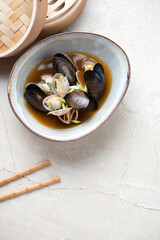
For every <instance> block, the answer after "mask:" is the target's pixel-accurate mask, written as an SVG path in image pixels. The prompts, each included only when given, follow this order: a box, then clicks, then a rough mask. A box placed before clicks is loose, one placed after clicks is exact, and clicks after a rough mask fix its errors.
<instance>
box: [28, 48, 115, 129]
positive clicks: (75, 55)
mask: <svg viewBox="0 0 160 240" xmlns="http://www.w3.org/2000/svg"><path fill="white" fill-rule="evenodd" d="M66 54H67V55H68V56H69V57H70V58H71V59H72V61H73V62H74V63H75V64H76V66H77V67H78V69H79V70H80V71H83V69H82V62H83V61H84V59H86V58H92V59H94V60H95V61H96V62H99V63H101V64H102V66H103V68H104V72H105V78H106V84H105V89H104V93H103V95H102V96H101V97H100V98H99V99H98V109H97V110H96V111H94V112H88V111H87V110H84V111H80V112H79V117H78V120H80V121H81V123H83V122H85V121H87V120H88V119H90V118H91V117H92V116H94V115H95V114H96V112H97V111H98V110H99V109H100V108H101V107H102V106H103V104H104V102H105V101H106V99H107V97H108V95H109V92H110V90H111V86H112V73H111V70H110V68H109V67H108V65H107V64H106V63H105V62H104V61H103V60H102V59H100V58H99V57H97V56H95V55H93V54H90V53H83V52H70V53H66ZM45 73H52V74H55V71H54V70H53V67H52V57H51V58H49V59H46V60H44V61H42V62H40V63H39V64H38V65H37V66H36V67H35V68H34V69H33V70H32V71H31V72H30V74H29V75H28V77H27V80H26V83H25V85H26V84H28V83H30V82H35V83H37V82H40V77H41V75H43V74H45ZM24 91H25V89H24ZM25 104H26V108H27V109H28V111H29V112H30V114H31V115H32V116H33V117H34V118H35V119H36V120H37V121H38V122H40V123H41V124H43V125H45V126H47V127H50V128H56V129H65V128H71V127H76V126H78V125H79V124H78V125H77V124H74V123H72V124H69V125H68V124H64V123H63V122H61V121H60V120H59V119H58V117H55V116H48V115H46V114H45V113H42V112H39V111H37V110H35V109H34V108H32V107H31V106H30V105H29V104H28V103H27V102H26V101H25Z"/></svg>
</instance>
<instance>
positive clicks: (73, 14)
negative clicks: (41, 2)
mask: <svg viewBox="0 0 160 240" xmlns="http://www.w3.org/2000/svg"><path fill="white" fill-rule="evenodd" d="M85 3H86V0H48V12H47V17H46V21H45V23H44V26H43V30H42V32H41V36H50V35H52V34H55V33H58V32H60V31H62V30H63V29H65V28H66V27H68V26H69V25H70V24H71V23H72V22H73V21H74V20H75V19H76V18H77V17H78V16H79V15H80V13H81V11H82V9H83V8H84V6H85Z"/></svg>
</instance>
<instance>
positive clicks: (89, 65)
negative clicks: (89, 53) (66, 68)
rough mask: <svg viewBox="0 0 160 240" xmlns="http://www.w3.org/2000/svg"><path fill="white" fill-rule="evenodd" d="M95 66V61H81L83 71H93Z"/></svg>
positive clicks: (88, 59)
mask: <svg viewBox="0 0 160 240" xmlns="http://www.w3.org/2000/svg"><path fill="white" fill-rule="evenodd" d="M95 64H96V61H94V60H93V59H90V58H87V59H85V60H84V61H83V63H82V67H83V68H84V71H88V70H93V68H94V66H95Z"/></svg>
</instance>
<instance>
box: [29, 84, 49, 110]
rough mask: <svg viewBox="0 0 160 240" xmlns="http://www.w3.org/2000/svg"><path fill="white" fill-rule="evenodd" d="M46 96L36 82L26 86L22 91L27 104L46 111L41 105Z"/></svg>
mask: <svg viewBox="0 0 160 240" xmlns="http://www.w3.org/2000/svg"><path fill="white" fill-rule="evenodd" d="M45 97H46V94H45V93H44V92H43V91H42V89H41V88H40V87H38V86H37V84H34V83H31V84H28V85H27V87H26V91H25V93H24V98H25V100H26V101H27V103H28V104H29V105H31V106H32V107H33V108H35V109H37V110H39V111H41V112H47V110H46V109H45V108H44V106H43V100H44V98H45Z"/></svg>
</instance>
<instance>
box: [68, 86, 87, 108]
mask: <svg viewBox="0 0 160 240" xmlns="http://www.w3.org/2000/svg"><path fill="white" fill-rule="evenodd" d="M66 102H67V103H68V104H69V105H70V106H71V107H73V108H74V109H76V110H83V109H85V108H87V107H88V104H89V98H88V96H87V95H86V94H85V92H83V91H81V90H74V91H73V92H71V93H69V94H68V95H67V96H66Z"/></svg>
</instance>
